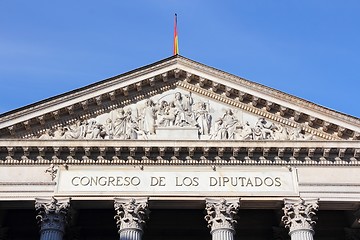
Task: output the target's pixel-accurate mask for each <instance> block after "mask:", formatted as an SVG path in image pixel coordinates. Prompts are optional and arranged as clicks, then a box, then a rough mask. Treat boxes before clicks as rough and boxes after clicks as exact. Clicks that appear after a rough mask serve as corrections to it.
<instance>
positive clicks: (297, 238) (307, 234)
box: [290, 230, 314, 240]
mask: <svg viewBox="0 0 360 240" xmlns="http://www.w3.org/2000/svg"><path fill="white" fill-rule="evenodd" d="M290 236H291V240H313V239H314V237H313V232H312V231H309V230H297V231H293V232H291V233H290Z"/></svg>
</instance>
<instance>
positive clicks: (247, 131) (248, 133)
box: [235, 121, 253, 140]
mask: <svg viewBox="0 0 360 240" xmlns="http://www.w3.org/2000/svg"><path fill="white" fill-rule="evenodd" d="M235 137H236V139H239V140H252V139H253V129H252V128H251V127H250V123H249V122H248V121H246V122H245V123H244V124H240V126H239V129H238V131H237V133H236V135H235Z"/></svg>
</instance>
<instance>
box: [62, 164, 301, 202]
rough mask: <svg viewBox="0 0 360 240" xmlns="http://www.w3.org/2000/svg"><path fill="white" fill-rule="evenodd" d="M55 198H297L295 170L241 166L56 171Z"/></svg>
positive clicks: (80, 168)
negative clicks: (95, 196) (101, 196)
mask: <svg viewBox="0 0 360 240" xmlns="http://www.w3.org/2000/svg"><path fill="white" fill-rule="evenodd" d="M56 181H57V188H56V194H57V195H66V196H67V195H69V196H94V195H104V196H118V195H128V196H297V195H298V183H297V177H296V170H294V169H293V170H292V171H289V169H287V168H281V167H279V168H265V169H263V168H244V167H235V168H234V167H217V168H216V170H214V169H212V168H211V167H210V166H209V167H167V168H166V167H162V168H159V167H144V169H143V170H141V169H139V167H90V166H88V167H85V166H71V167H69V168H68V169H67V170H66V169H64V168H60V169H59V172H58V176H57V180H56Z"/></svg>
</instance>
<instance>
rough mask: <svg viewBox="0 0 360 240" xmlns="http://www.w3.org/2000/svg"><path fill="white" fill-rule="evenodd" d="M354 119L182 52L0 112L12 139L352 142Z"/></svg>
mask: <svg viewBox="0 0 360 240" xmlns="http://www.w3.org/2000/svg"><path fill="white" fill-rule="evenodd" d="M359 132H360V120H359V119H358V118H356V117H351V116H348V115H345V114H341V113H338V112H336V111H332V110H329V109H327V108H324V107H321V106H318V105H316V104H313V103H310V102H308V101H305V100H303V99H299V98H296V97H294V96H291V95H288V94H285V93H282V92H279V91H277V90H274V89H270V88H268V87H265V86H262V85H260V84H257V83H254V82H251V81H248V80H245V79H242V78H239V77H236V76H233V75H230V74H227V73H224V72H222V71H219V70H217V69H214V68H211V67H208V66H205V65H203V64H200V63H197V62H194V61H192V60H190V59H186V58H184V57H181V56H174V57H171V58H168V59H164V60H162V61H160V62H157V63H154V64H151V65H148V66H145V67H142V68H140V69H136V70H134V71H131V72H128V73H125V74H122V75H119V76H115V77H113V78H110V79H106V80H103V81H101V82H98V83H94V84H92V85H89V86H87V87H84V88H81V89H77V90H74V91H72V92H69V93H65V94H62V95H60V96H56V97H53V98H50V99H47V100H43V101H41V102H39V103H35V104H32V105H29V106H26V107H23V108H20V109H17V110H14V111H11V112H8V113H5V114H2V115H0V137H1V138H13V139H14V138H15V139H19V138H20V139H39V138H40V139H44V140H45V139H78V140H79V139H115V140H116V139H123V140H127V139H138V140H162V139H166V140H177V139H181V140H186V139H192V140H194V139H199V140H224V139H229V140H312V139H317V140H357V139H359V137H360V134H359Z"/></svg>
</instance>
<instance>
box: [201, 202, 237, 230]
mask: <svg viewBox="0 0 360 240" xmlns="http://www.w3.org/2000/svg"><path fill="white" fill-rule="evenodd" d="M239 208H240V199H239V198H227V199H224V198H206V206H205V210H206V212H207V215H206V216H205V220H206V221H207V222H208V227H209V228H210V229H211V233H212V232H214V231H215V230H219V229H226V230H230V231H231V232H233V233H235V224H236V223H237V221H236V220H235V219H236V218H237V216H236V215H237V213H238V211H239Z"/></svg>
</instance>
